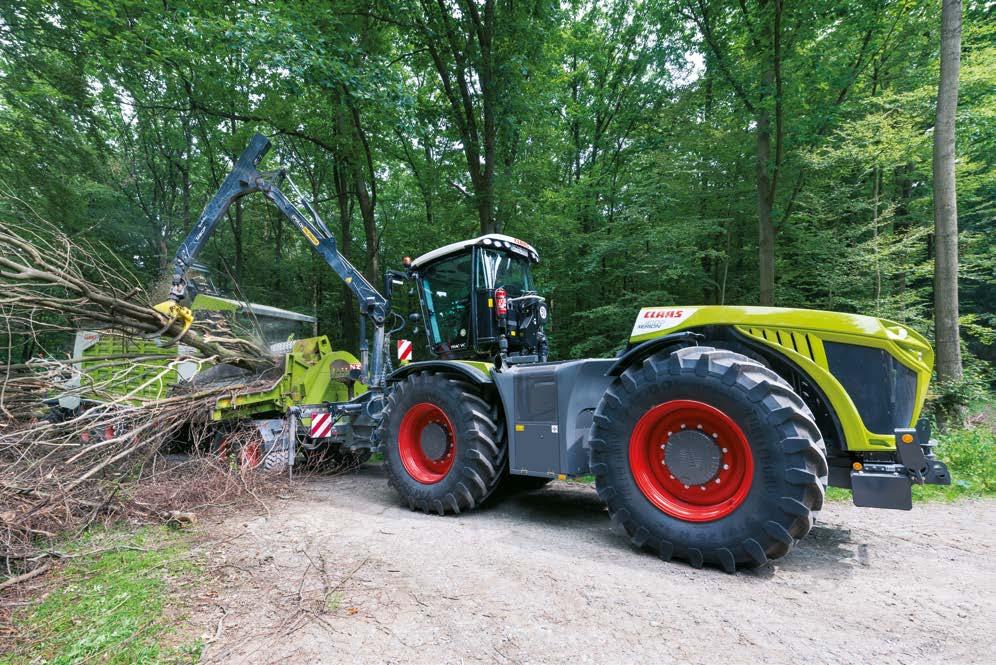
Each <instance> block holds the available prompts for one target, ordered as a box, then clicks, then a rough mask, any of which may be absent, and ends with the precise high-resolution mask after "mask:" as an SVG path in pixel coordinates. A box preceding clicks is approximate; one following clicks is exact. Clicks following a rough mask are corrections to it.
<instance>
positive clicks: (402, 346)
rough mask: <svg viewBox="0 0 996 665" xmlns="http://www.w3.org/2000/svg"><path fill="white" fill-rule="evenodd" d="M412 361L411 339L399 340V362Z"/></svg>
mask: <svg viewBox="0 0 996 665" xmlns="http://www.w3.org/2000/svg"><path fill="white" fill-rule="evenodd" d="M411 359H412V341H411V340H410V339H399V340H398V360H401V361H407V360H411Z"/></svg>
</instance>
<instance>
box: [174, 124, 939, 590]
mask: <svg viewBox="0 0 996 665" xmlns="http://www.w3.org/2000/svg"><path fill="white" fill-rule="evenodd" d="M268 147H269V142H268V141H267V140H266V139H265V138H264V137H261V136H257V137H255V138H254V139H253V141H252V142H251V143H250V146H249V147H248V148H247V149H246V151H245V152H244V153H243V154H242V156H241V157H240V158H239V160H238V162H237V163H236V167H235V169H234V170H233V172H232V174H231V175H230V176H229V178H228V179H226V183H225V184H224V185H223V186H222V188H221V189H220V190H219V192H218V194H217V195H216V196H215V198H214V199H213V200H212V202H211V203H209V205H208V206H207V208H205V212H204V213H203V214H202V218H201V222H200V223H199V224H198V226H197V227H195V229H194V230H193V231H192V233H191V236H190V237H189V238H188V240H187V241H186V242H185V243H184V244H183V245H182V246H181V249H180V251H179V252H178V254H177V259H176V262H175V266H174V281H173V285H174V288H173V291H172V294H171V299H170V300H169V301H166V302H164V303H162V304H161V305H160V306H159V307H158V309H159V310H160V311H162V312H164V313H168V314H169V315H170V316H173V317H176V318H177V319H180V320H184V319H186V318H189V317H191V316H192V314H191V313H190V311H189V310H187V309H186V307H184V305H183V302H184V301H186V300H187V295H186V294H187V292H188V289H187V281H186V278H185V272H186V271H187V269H188V268H189V264H190V261H191V260H192V259H193V257H194V256H195V255H196V251H197V249H198V248H199V247H200V246H202V245H203V243H204V242H205V241H206V238H207V237H208V236H209V235H210V231H211V229H213V228H214V225H216V224H217V221H218V220H219V219H220V218H221V215H223V214H224V211H225V209H227V206H228V205H230V204H231V202H232V201H234V200H236V199H237V198H238V197H240V196H243V195H246V194H248V193H251V192H260V193H262V194H263V195H265V196H266V198H268V199H269V200H270V201H271V202H272V203H273V204H274V205H275V206H276V207H277V208H278V209H279V210H280V211H281V212H282V213H283V214H284V215H285V216H286V217H287V218H288V219H289V220H290V221H291V222H292V223H293V224H294V226H295V227H296V228H297V229H298V230H299V231H300V232H301V233H302V235H303V236H304V237H305V238H307V239H308V240H309V242H310V243H311V244H312V245H313V247H314V248H315V250H316V251H317V252H318V253H319V254H320V255H321V256H322V257H323V259H325V261H326V262H327V263H328V265H329V266H330V268H332V269H333V270H334V271H335V272H336V273H337V274H338V275H339V276H340V277H341V278H342V279H343V280H344V282H345V283H346V284H347V285H349V286H350V288H351V289H352V291H353V293H354V294H355V295H356V297H357V300H358V302H359V309H360V313H361V315H362V316H361V319H360V320H361V322H362V323H363V327H362V328H361V346H360V349H359V351H360V353H359V357H358V358H356V357H353V356H352V355H350V354H348V353H346V352H342V351H334V350H333V349H332V347H331V345H329V343H328V341H327V340H324V339H323V338H319V340H318V341H313V340H306V341H302V342H298V343H296V344H295V345H294V346H293V348H292V349H290V353H289V355H288V357H287V359H286V364H285V366H284V368H283V374H282V376H280V377H277V378H276V379H275V381H274V383H273V384H271V385H268V386H267V387H266V388H265V389H263V390H252V391H236V392H235V393H234V394H233V395H232V397H230V398H227V397H226V398H224V399H222V400H221V401H219V403H218V408H217V411H216V413H215V417H216V418H218V419H219V420H221V421H225V420H227V419H233V418H240V417H251V418H260V419H263V418H269V419H270V421H269V422H271V423H273V425H272V426H268V429H266V432H268V434H266V435H265V436H264V438H266V437H267V436H268V437H269V438H268V439H267V441H268V442H269V443H268V444H267V445H268V446H269V448H270V450H275V451H279V454H280V455H281V458H282V459H285V460H286V461H287V462H288V463H290V464H293V463H294V460H295V458H296V457H297V455H298V453H299V452H301V449H302V448H303V450H304V453H305V454H308V453H311V452H313V451H316V450H321V449H323V448H324V449H334V450H339V451H345V452H344V453H343V454H345V453H347V452H348V453H349V454H351V455H353V456H354V457H353V459H359V460H361V459H363V458H364V457H365V456H368V455H369V454H370V452H373V451H379V452H381V453H382V454H383V455H384V458H385V468H386V473H387V476H388V481H389V483H390V484H391V486H392V487H394V489H395V490H396V491H397V493H398V494H399V496H400V498H401V500H402V502H403V503H404V504H405V505H407V506H409V507H410V508H411V509H412V510H418V511H422V512H426V513H438V514H440V515H442V514H447V513H462V512H466V511H469V510H473V509H475V508H477V507H478V506H480V505H482V504H483V503H485V502H486V501H488V500H489V498H490V497H492V496H493V495H494V493H495V490H496V489H497V488H498V487H500V486H502V485H507V484H515V485H517V486H519V487H539V486H541V485H543V484H544V483H546V482H548V481H550V480H552V479H555V478H568V477H574V476H581V475H587V474H591V475H594V477H595V486H596V490H597V492H598V495H599V497H601V499H602V500H603V501H604V502H605V504H606V505H607V507H608V512H609V515H610V516H611V518H612V519H613V521H615V522H616V523H617V524H619V525H620V526H621V527H622V529H623V530H624V531H625V532H626V533H627V534H628V536H629V538H630V539H631V541H632V543H633V544H634V545H635V546H637V547H639V548H643V549H647V550H650V551H652V552H654V553H656V554H657V555H659V556H660V557H662V558H664V559H671V558H678V559H682V560H685V561H688V562H689V563H690V564H692V565H693V566H696V567H699V566H703V565H707V564H708V565H714V566H719V567H721V568H723V569H724V570H727V571H730V572H732V571H734V570H736V569H737V568H738V567H751V566H758V565H762V564H764V563H766V562H768V561H770V560H773V559H776V558H778V557H781V556H784V555H785V554H787V553H788V552H789V551H790V550H791V549H792V547H793V546H794V545H795V544H796V543H797V542H798V541H799V540H800V539H802V538H804V537H805V536H806V535H807V534H808V533H809V531H810V529H811V528H812V525H813V524H814V522H815V520H816V519H817V517H818V515H819V513H820V511H821V509H822V508H823V500H824V494H825V489H826V488H827V487H828V486H836V487H843V488H847V489H849V490H851V492H852V494H853V498H854V502H855V504H856V505H859V506H865V507H877V508H892V509H906V510H909V509H910V508H911V507H912V503H911V486H912V485H913V484H917V483H935V484H948V483H950V477H949V475H948V471H947V469H946V467H945V466H944V464H943V463H942V462H940V461H939V460H937V459H936V457H935V456H934V454H933V452H932V443H931V440H930V432H929V427H928V426H927V423H926V421H925V420H923V419H921V418H920V417H919V416H920V412H921V410H922V408H923V404H924V400H925V397H926V391H927V385H928V382H929V380H930V376H931V370H932V364H933V352H932V350H931V348H930V345H929V344H928V343H927V341H926V340H925V339H924V338H923V337H922V336H920V335H919V334H917V333H916V332H915V331H913V330H911V329H910V328H908V327H906V326H903V325H901V324H899V323H896V322H892V321H887V320H884V319H878V318H874V317H867V316H860V315H855V314H842V313H834V312H819V311H811V310H801V309H782V308H761V307H716V306H687V307H681V306H666V307H646V308H644V309H642V310H641V311H640V312H639V314H638V315H637V318H636V321H635V323H634V326H633V329H632V331H631V334H630V337H629V341H628V343H627V345H626V346H625V348H624V349H622V351H620V353H619V354H617V355H616V357H613V358H590V359H579V360H563V361H557V360H551V359H550V358H549V357H548V355H549V354H548V345H547V339H546V334H545V326H546V324H547V321H548V319H549V315H550V312H549V309H548V305H547V302H546V300H545V298H544V297H543V296H542V295H540V293H539V291H538V289H537V285H536V284H535V282H534V279H533V276H532V266H533V265H534V264H536V263H537V262H538V261H539V253H538V252H537V250H536V249H535V248H533V247H532V246H530V245H529V244H528V243H525V242H523V241H521V240H518V239H516V238H512V237H509V236H505V235H500V234H488V235H484V236H481V237H478V238H473V239H469V240H464V241H460V242H456V243H453V244H450V245H447V246H445V247H441V248H439V249H436V250H433V251H431V252H429V253H427V254H425V255H423V256H420V257H418V258H416V259H415V260H406V261H405V265H404V267H403V269H401V270H389V271H387V274H386V275H385V281H384V291H383V294H382V293H381V292H379V291H377V290H376V289H374V288H373V287H372V286H371V285H370V284H369V282H367V281H366V280H365V279H364V278H363V276H362V275H361V274H360V273H359V271H357V270H356V269H355V268H354V267H353V266H352V265H350V264H349V262H348V261H346V260H345V258H344V257H342V256H341V255H340V254H339V253H338V251H337V249H336V244H335V238H334V236H333V235H332V234H331V233H330V232H329V231H328V228H327V227H326V226H325V224H324V223H323V222H322V221H321V219H320V218H319V216H318V214H317V213H316V212H315V210H314V208H313V207H312V205H311V203H310V202H309V201H308V200H307V199H305V198H304V197H303V195H301V193H300V192H299V191H298V190H297V189H296V188H294V187H293V183H290V187H291V189H292V190H293V192H294V193H295V196H296V198H297V201H296V202H292V201H291V200H290V199H289V198H288V197H287V196H285V195H284V194H283V192H282V191H281V189H280V185H281V184H282V183H283V182H285V181H287V182H290V181H289V179H287V178H286V174H285V173H284V172H282V171H279V172H275V175H274V172H269V173H264V172H260V171H258V170H257V169H256V167H257V165H258V164H259V163H260V161H261V160H262V158H263V155H264V154H265V152H266V149H267V148H268ZM305 213H307V214H305ZM400 285H408V287H409V288H410V289H411V290H412V291H413V292H414V293H416V294H417V295H418V300H419V308H420V312H418V313H416V314H413V315H411V317H410V319H409V322H410V323H413V324H415V325H417V326H418V327H420V328H421V329H423V330H424V334H425V336H426V345H427V348H428V350H429V354H430V357H429V358H426V359H420V360H418V361H416V362H409V363H407V364H404V365H401V366H400V367H397V368H395V367H394V366H393V365H392V356H393V354H392V352H393V348H392V343H391V336H392V334H395V333H398V332H400V331H401V330H402V329H403V328H404V326H405V325H406V321H405V320H404V319H402V318H401V317H400V316H399V315H398V314H396V313H395V312H394V311H393V309H392V307H391V297H392V292H393V290H394V289H395V288H396V287H397V286H400ZM389 322H390V323H391V324H392V325H393V326H394V327H393V328H392V329H388V328H389V325H388V324H389ZM366 326H371V327H372V336H371V340H372V341H368V339H367V337H368V335H367V328H366ZM219 371H220V370H219ZM261 431H262V429H261Z"/></svg>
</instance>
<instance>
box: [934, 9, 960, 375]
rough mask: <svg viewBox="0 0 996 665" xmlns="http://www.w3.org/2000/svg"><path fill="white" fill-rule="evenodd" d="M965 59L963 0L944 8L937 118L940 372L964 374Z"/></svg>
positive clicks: (936, 269)
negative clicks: (959, 146)
mask: <svg viewBox="0 0 996 665" xmlns="http://www.w3.org/2000/svg"><path fill="white" fill-rule="evenodd" d="M960 59H961V0H944V2H943V5H942V8H941V78H940V83H939V84H938V88H937V120H936V122H935V124H934V164H933V170H934V242H935V252H936V256H935V258H934V335H935V345H936V347H937V378H938V379H939V380H940V381H957V380H959V379H961V377H962V365H961V347H960V344H959V330H958V205H957V196H956V189H955V113H956V111H957V107H958V69H959V65H960Z"/></svg>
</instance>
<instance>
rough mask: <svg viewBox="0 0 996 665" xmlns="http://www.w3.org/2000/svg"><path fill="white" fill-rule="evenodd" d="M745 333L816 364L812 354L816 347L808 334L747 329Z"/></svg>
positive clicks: (770, 329)
mask: <svg viewBox="0 0 996 665" xmlns="http://www.w3.org/2000/svg"><path fill="white" fill-rule="evenodd" d="M747 333H748V334H750V335H753V336H754V337H760V338H761V339H764V340H767V341H769V342H773V343H775V344H777V345H778V346H781V347H783V348H786V349H788V350H790V351H795V352H796V353H798V354H800V355H802V356H805V357H806V358H809V359H810V360H812V361H813V362H816V355H815V354H814V353H813V347H814V346H816V342H815V340H814V338H813V337H812V336H810V335H809V334H808V333H803V332H795V331H791V330H779V329H777V328H748V329H747Z"/></svg>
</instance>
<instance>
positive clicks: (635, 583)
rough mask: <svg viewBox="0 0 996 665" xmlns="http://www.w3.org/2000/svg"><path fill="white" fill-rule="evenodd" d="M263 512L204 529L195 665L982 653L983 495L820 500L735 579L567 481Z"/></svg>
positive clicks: (973, 657) (989, 601)
mask: <svg viewBox="0 0 996 665" xmlns="http://www.w3.org/2000/svg"><path fill="white" fill-rule="evenodd" d="M269 507H270V511H271V514H270V516H269V517H268V518H267V517H253V518H249V519H248V520H247V519H246V518H243V519H230V520H228V521H227V522H225V523H222V524H220V525H217V526H214V525H211V526H208V527H207V529H206V530H207V531H210V532H211V533H212V534H213V535H212V539H221V541H222V542H221V543H220V544H218V543H217V542H216V541H215V542H214V544H211V545H209V546H206V547H205V550H206V551H208V552H209V554H208V560H209V561H210V562H212V564H213V565H212V568H213V571H214V572H213V574H214V576H216V578H217V581H216V582H215V583H214V587H215V592H216V593H217V595H215V592H209V593H208V594H207V595H206V596H205V597H203V598H201V599H199V600H197V602H196V610H195V614H194V623H195V629H196V630H199V631H200V632H202V633H203V634H204V635H205V636H207V637H208V641H209V644H208V647H207V651H206V653H205V661H206V662H214V663H216V662H226V663H227V662H233V663H241V662H253V663H256V662H292V663H316V662H321V663H354V662H355V663H359V662H362V663H368V662H369V663H381V662H390V663H395V662H397V663H408V662H411V663H477V662H485V663H554V662H571V663H650V662H653V663H655V664H661V663H709V664H710V665H712V664H714V663H747V662H766V663H789V662H791V663H806V664H807V665H810V664H813V663H841V662H849V663H850V662H853V663H869V662H874V663H876V664H877V665H884V664H887V663H904V664H909V663H920V662H923V663H927V662H931V663H951V662H955V663H976V662H978V663H983V662H990V663H991V662H993V659H994V654H996V638H994V636H993V628H994V626H996V573H994V570H993V568H994V564H996V558H994V556H993V555H994V549H996V528H994V527H996V512H994V508H996V502H993V501H978V502H965V503H959V504H954V505H950V504H939V503H935V504H925V505H918V506H916V507H915V508H914V510H913V511H912V512H911V513H902V512H893V511H873V510H859V509H856V508H854V507H853V506H851V505H849V504H845V503H831V504H829V505H828V508H827V509H826V510H824V513H823V521H822V524H821V525H820V526H819V527H817V528H816V529H814V531H813V533H812V534H811V535H810V536H809V538H807V539H806V540H805V541H804V542H803V543H802V544H801V545H800V546H798V547H797V548H796V549H795V551H794V552H793V553H792V554H791V555H789V556H788V557H787V558H785V559H782V560H781V561H780V562H778V563H777V564H776V565H774V566H771V565H769V566H766V567H764V568H762V569H759V570H757V571H752V572H747V573H738V574H736V575H727V574H725V573H723V572H720V571H718V570H708V569H706V570H695V569H693V568H691V567H689V566H687V565H685V564H682V563H664V562H662V561H660V560H659V559H656V558H654V557H652V556H650V555H647V554H641V553H638V552H635V551H634V550H633V549H631V548H630V546H629V545H628V544H627V542H626V540H625V539H624V538H623V537H621V536H619V535H618V534H616V533H614V532H613V531H612V529H611V527H610V523H609V520H608V518H607V515H606V513H605V511H604V509H603V508H602V506H601V504H600V503H599V502H598V499H597V496H596V495H595V492H594V490H593V489H592V488H588V487H585V486H579V485H574V484H566V483H554V484H552V485H551V486H550V487H548V488H547V489H544V490H540V491H537V492H534V493H532V494H526V495H520V496H517V497H514V498H508V499H505V500H503V501H501V502H500V503H498V504H497V505H494V506H492V507H490V508H488V509H485V510H481V511H478V512H475V513H472V514H469V515H464V516H460V517H455V518H454V517H445V518H441V517H434V516H426V515H422V514H419V513H412V512H410V511H408V510H407V509H403V508H401V507H400V505H399V504H398V501H397V499H396V497H395V495H394V493H393V492H392V491H391V490H390V489H389V488H388V487H387V484H386V482H385V480H384V477H383V473H382V471H381V469H379V468H378V467H376V466H368V467H366V468H364V469H363V470H362V471H360V472H359V473H356V474H350V475H346V476H339V477H335V478H324V479H313V480H309V481H306V482H304V483H303V484H300V485H299V489H298V490H297V491H296V492H295V493H294V495H293V496H292V497H289V498H286V499H277V500H272V501H270V502H269ZM222 608H223V609H222ZM223 611H224V616H222V615H223ZM219 620H220V626H221V627H220V631H219ZM215 636H219V637H218V639H214V638H215Z"/></svg>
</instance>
